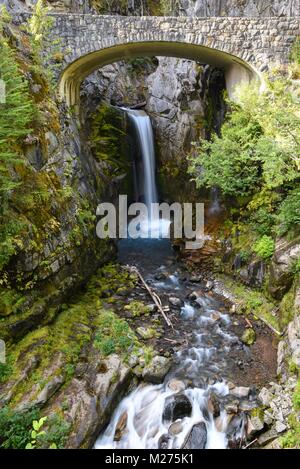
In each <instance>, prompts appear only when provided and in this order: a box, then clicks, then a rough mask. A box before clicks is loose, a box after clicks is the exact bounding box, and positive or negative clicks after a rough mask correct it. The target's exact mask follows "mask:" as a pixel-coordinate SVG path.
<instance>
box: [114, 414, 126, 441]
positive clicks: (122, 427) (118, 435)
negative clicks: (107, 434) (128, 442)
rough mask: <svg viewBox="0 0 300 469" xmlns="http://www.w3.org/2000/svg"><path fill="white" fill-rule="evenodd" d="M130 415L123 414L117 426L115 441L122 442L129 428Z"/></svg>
mask: <svg viewBox="0 0 300 469" xmlns="http://www.w3.org/2000/svg"><path fill="white" fill-rule="evenodd" d="M127 420H128V415H127V412H123V414H122V415H121V417H120V418H119V421H118V423H117V426H116V430H115V436H114V441H120V440H121V438H122V436H123V434H124V431H125V429H126V426H127Z"/></svg>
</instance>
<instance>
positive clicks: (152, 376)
mask: <svg viewBox="0 0 300 469" xmlns="http://www.w3.org/2000/svg"><path fill="white" fill-rule="evenodd" d="M170 367H171V360H170V359H169V358H166V357H162V356H160V355H156V356H155V357H154V358H153V359H152V360H151V362H150V363H149V365H147V366H146V367H145V368H144V370H143V374H142V376H143V378H144V380H145V381H148V382H150V383H157V384H159V383H161V382H162V381H163V379H164V377H165V376H166V374H167V373H168V371H169V369H170Z"/></svg>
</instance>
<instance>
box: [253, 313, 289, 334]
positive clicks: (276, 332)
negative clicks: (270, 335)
mask: <svg viewBox="0 0 300 469" xmlns="http://www.w3.org/2000/svg"><path fill="white" fill-rule="evenodd" d="M254 315H255V316H257V317H258V319H259V320H260V321H262V322H263V323H264V324H265V325H266V326H268V328H269V329H271V331H273V332H274V334H276V335H279V336H282V335H283V332H280V331H277V329H275V327H273V326H271V324H270V323H269V322H268V321H267V320H266V319H265V318H263V317H261V316H259V315H258V314H257V313H254Z"/></svg>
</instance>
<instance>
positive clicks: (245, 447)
mask: <svg viewBox="0 0 300 469" xmlns="http://www.w3.org/2000/svg"><path fill="white" fill-rule="evenodd" d="M256 441H257V438H255V440H253V441H251V442H250V443H248V445H246V446H243V448H242V449H247V448H249V446H252V445H253V444H254V443H255V442H256Z"/></svg>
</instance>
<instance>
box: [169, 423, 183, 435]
mask: <svg viewBox="0 0 300 469" xmlns="http://www.w3.org/2000/svg"><path fill="white" fill-rule="evenodd" d="M182 430H183V425H182V423H181V422H180V421H178V422H174V423H172V424H171V425H170V426H169V434H170V435H172V436H175V435H178V433H180V432H182Z"/></svg>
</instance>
